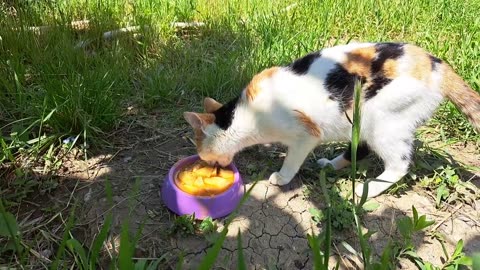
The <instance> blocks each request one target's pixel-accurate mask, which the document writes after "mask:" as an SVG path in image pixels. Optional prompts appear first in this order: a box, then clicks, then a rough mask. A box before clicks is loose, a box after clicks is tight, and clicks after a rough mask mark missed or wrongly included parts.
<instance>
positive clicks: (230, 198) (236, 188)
mask: <svg viewBox="0 0 480 270" xmlns="http://www.w3.org/2000/svg"><path fill="white" fill-rule="evenodd" d="M198 159H199V156H198V155H194V156H189V157H186V158H184V159H181V160H179V161H177V162H176V163H175V164H174V165H173V166H172V168H170V170H169V171H168V175H167V176H166V177H165V181H164V182H163V187H162V191H161V194H162V199H163V202H164V203H165V205H166V206H167V207H168V209H170V210H172V211H173V212H175V213H176V214H178V215H185V214H188V215H191V214H193V213H195V218H196V219H204V218H206V217H211V218H220V217H224V216H226V215H228V214H230V213H231V212H233V210H235V207H237V205H238V203H239V202H240V199H241V198H242V196H243V193H244V187H243V182H242V178H241V176H240V173H239V172H238V170H237V168H236V167H235V165H234V164H233V163H232V164H230V165H229V167H228V168H229V169H230V170H232V171H233V173H234V181H233V185H232V186H230V187H229V188H228V189H227V190H226V191H224V192H222V193H220V194H217V195H215V196H195V195H191V194H189V193H186V192H184V191H183V190H181V189H180V188H178V187H177V185H176V184H175V176H176V174H177V172H178V171H179V170H180V169H181V168H183V167H185V166H187V165H189V164H191V163H193V162H195V161H197V160H198Z"/></svg>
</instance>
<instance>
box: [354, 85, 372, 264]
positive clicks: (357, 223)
mask: <svg viewBox="0 0 480 270" xmlns="http://www.w3.org/2000/svg"><path fill="white" fill-rule="evenodd" d="M361 90H362V85H361V83H360V81H358V80H357V81H355V89H354V110H353V126H352V144H351V153H352V154H351V157H352V171H351V174H352V176H351V177H352V191H353V195H352V212H353V216H354V219H355V226H356V230H357V236H358V238H359V241H360V247H361V249H362V259H363V263H364V267H365V269H369V267H370V263H369V261H370V254H369V253H370V251H369V247H368V243H367V241H366V239H365V236H364V235H363V233H362V228H361V225H360V221H359V216H358V211H357V207H360V208H361V204H360V205H358V206H356V205H355V179H356V177H357V148H358V144H359V143H360V128H361V127H360V119H361V116H360V93H361ZM365 186H366V185H364V187H365ZM364 190H365V188H364ZM367 194H368V193H367ZM367 194H365V193H364V194H362V200H361V203H362V204H363V203H365V201H366V196H367ZM358 209H359V208H358Z"/></svg>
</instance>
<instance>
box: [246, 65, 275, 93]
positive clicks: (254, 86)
mask: <svg viewBox="0 0 480 270" xmlns="http://www.w3.org/2000/svg"><path fill="white" fill-rule="evenodd" d="M277 70H278V67H272V68H269V69H265V70H264V71H262V72H260V73H258V74H257V75H255V76H253V79H252V80H251V81H250V83H249V84H248V85H247V92H246V96H247V100H248V101H253V100H254V99H255V97H256V96H257V95H258V93H260V91H261V89H260V86H259V83H260V82H261V81H263V80H265V79H268V78H270V77H272V76H273V74H275V72H277Z"/></svg>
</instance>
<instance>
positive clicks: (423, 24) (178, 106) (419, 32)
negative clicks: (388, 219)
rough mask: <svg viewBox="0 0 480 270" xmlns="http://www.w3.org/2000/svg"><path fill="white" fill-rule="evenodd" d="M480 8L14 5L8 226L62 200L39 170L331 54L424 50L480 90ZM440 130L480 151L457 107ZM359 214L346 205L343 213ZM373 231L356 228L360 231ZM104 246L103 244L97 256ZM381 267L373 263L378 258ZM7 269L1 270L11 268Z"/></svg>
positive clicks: (447, 181)
mask: <svg viewBox="0 0 480 270" xmlns="http://www.w3.org/2000/svg"><path fill="white" fill-rule="evenodd" d="M479 9H480V2H479V1H476V0H467V1H459V0H446V1H424V0H415V1H400V0H393V1H392V0H390V1H386V0H384V1H362V0H353V1H347V0H341V1H334V0H326V1H314V0H306V1H293V0H276V1H260V0H237V1H226V0H222V1H212V0H177V1H167V0H158V1H153V0H146V1H130V0H108V1H86V0H71V1H67V0H59V1H17V0H13V1H3V2H2V3H0V18H2V20H1V21H0V148H1V150H0V179H2V182H1V183H0V187H1V188H0V195H1V196H2V199H5V201H3V205H5V208H6V209H3V205H2V213H3V220H6V222H8V223H7V224H13V223H12V222H11V219H12V218H11V217H12V214H9V212H8V211H9V210H12V209H13V208H12V207H14V206H18V205H20V204H21V203H22V202H23V201H24V200H25V199H26V198H28V196H29V195H31V194H34V193H37V192H39V191H40V193H48V192H50V191H51V190H53V189H55V188H56V186H57V184H56V180H52V179H50V178H47V179H48V180H47V181H44V180H41V181H37V180H36V179H34V180H32V176H31V173H32V170H33V167H34V166H33V165H32V164H40V167H41V168H42V169H41V170H40V173H41V174H43V175H52V174H54V173H55V170H56V169H58V168H59V165H60V163H61V161H62V158H63V157H65V155H67V153H68V152H69V151H71V150H72V149H73V148H75V147H76V148H79V149H81V150H82V151H83V153H84V154H85V158H86V157H87V156H86V155H87V153H88V151H87V149H97V148H98V147H99V146H101V145H103V144H105V143H108V139H107V136H108V134H109V133H110V132H111V131H112V130H115V128H116V127H118V126H119V125H122V123H123V121H124V119H125V118H126V117H127V116H128V115H130V114H131V113H132V111H135V112H137V113H142V112H150V111H154V110H157V109H160V110H162V111H165V112H168V113H167V114H166V115H165V116H164V117H168V118H169V119H171V122H172V125H182V124H183V122H182V118H181V116H180V115H181V112H182V111H183V110H186V109H188V110H196V109H197V110H200V105H201V102H200V101H201V98H202V97H203V96H207V95H208V96H212V97H214V98H216V99H218V100H221V101H226V100H228V99H229V98H231V97H233V96H234V95H236V94H237V93H238V92H239V91H240V90H241V89H242V87H244V85H245V84H246V83H247V82H248V81H249V79H250V78H251V77H252V75H253V74H255V73H257V72H259V71H260V70H261V69H263V68H265V67H268V66H272V65H282V64H287V63H289V62H291V61H292V60H293V59H295V58H297V57H300V56H302V55H303V54H305V53H308V52H310V51H314V50H318V49H321V48H322V47H326V46H331V45H335V44H343V43H347V42H349V41H351V40H356V41H392V40H393V41H406V42H411V43H414V44H417V45H420V46H422V47H424V48H425V49H427V50H429V51H431V52H432V53H433V54H435V55H436V56H438V57H440V58H442V59H444V60H446V61H447V62H448V63H450V64H451V65H452V66H453V67H454V69H455V70H457V71H458V73H459V74H460V75H461V76H462V77H463V78H464V79H465V80H466V81H467V82H468V83H469V84H470V85H471V86H472V87H473V88H474V89H475V90H477V91H479V90H480V78H479V76H478V74H480V70H479V66H478V64H477V62H478V55H480V34H479V33H480V18H479V17H478V14H477V13H478V12H476V11H477V10H479ZM78 20H89V24H88V27H87V28H85V29H73V28H72V27H69V26H68V25H69V24H70V23H71V22H72V21H78ZM192 21H196V22H203V23H205V25H204V26H200V27H190V28H180V27H175V26H172V23H174V22H192ZM32 26H49V27H51V28H49V29H44V30H41V31H40V33H38V31H34V30H32V29H29V27H32ZM128 26H141V29H140V30H139V31H138V32H137V33H128V34H125V35H121V36H118V37H116V38H113V39H108V40H107V39H104V38H102V34H103V33H105V32H107V31H111V30H116V29H119V28H122V27H128ZM82 42H84V43H82ZM79 44H84V45H85V46H83V47H81V46H80V47H79V46H78V45H79ZM428 128H429V130H430V131H431V130H433V132H432V133H435V134H440V135H439V138H438V139H439V140H442V141H444V142H446V143H451V142H454V141H460V142H471V143H477V145H478V141H480V136H479V135H478V134H476V133H475V132H473V129H472V128H471V126H470V125H469V123H468V122H467V121H466V119H465V118H464V117H463V116H462V115H461V114H460V113H459V112H458V111H457V110H456V109H455V107H454V106H453V105H452V104H450V103H445V104H444V105H442V107H441V108H440V109H439V110H438V112H437V114H436V116H435V118H434V119H433V120H432V121H430V123H429V125H428ZM354 164H355V163H354ZM422 169H424V170H429V171H430V172H431V173H432V174H433V175H434V176H432V177H430V178H428V179H426V180H424V181H423V182H422V183H423V184H424V185H425V187H426V188H427V189H430V190H431V191H432V192H433V193H435V196H436V198H438V199H437V200H438V202H439V203H440V202H450V201H451V200H456V199H455V198H458V197H460V198H461V199H462V200H470V197H468V196H467V195H465V194H467V193H469V194H470V193H471V192H470V191H467V192H465V191H464V189H462V188H464V186H463V185H459V184H458V181H457V180H458V179H457V178H456V175H457V174H456V172H453V173H452V172H451V171H452V168H443V169H442V168H440V169H436V168H433V167H427V168H422ZM453 170H454V169H453ZM34 171H35V172H37V173H38V170H34ZM355 171H356V169H355V168H354V170H353V172H355ZM353 178H355V177H353ZM3 179H5V180H3ZM431 179H434V180H431ZM436 179H440V180H438V181H440V182H436V181H437V180H436ZM467 189H468V187H467ZM462 192H463V193H462ZM469 196H470V195H469ZM476 198H478V197H475V199H476ZM332 203H334V200H332ZM350 205H352V204H348V203H345V202H344V204H343V205H341V207H339V209H341V208H345V207H349V206H350ZM9 207H10V208H9ZM12 211H13V210H12ZM352 211H356V208H355V207H353V208H352ZM354 214H357V213H356V212H355V213H354ZM58 216H60V217H61V215H58ZM355 216H357V215H355ZM327 217H330V218H332V219H333V221H335V220H334V219H335V218H336V216H335V215H333V217H332V216H331V213H327ZM330 218H327V219H328V220H330ZM184 221H185V220H179V221H178V223H177V225H179V226H178V228H180V229H181V230H184V229H185V228H187V231H188V232H190V231H194V230H195V227H193V229H191V230H190V228H189V227H188V220H187V222H184ZM359 221H360V220H358V218H357V220H355V223H356V225H357V228H358V225H359ZM342 222H343V221H340V225H342V226H343V224H342ZM345 222H346V221H345ZM64 223H65V221H64ZM107 223H108V222H107ZM12 226H13V225H12ZM205 226H207V225H205ZM107 227H108V226H107ZM9 228H10V229H11V228H13V227H9ZM105 230H106V229H105ZM68 231H69V230H68V229H65V232H66V233H67V232H68ZM2 232H3V234H2V237H7V233H9V235H10V233H12V236H11V238H9V239H10V240H12V241H13V242H9V243H10V244H11V245H9V246H8V247H9V252H10V251H11V249H13V250H14V251H15V252H17V253H18V254H17V255H16V256H18V258H20V259H21V260H23V258H24V257H25V256H27V255H26V253H24V251H23V248H22V246H21V243H22V242H19V241H17V240H19V237H20V236H19V235H17V234H16V233H14V232H11V231H10V230H9V231H8V232H6V231H2ZM102 232H104V231H102ZM64 236H65V237H70V235H69V234H64ZM65 237H58V238H61V239H57V240H56V241H57V245H56V247H59V246H60V247H62V248H60V249H58V250H59V252H64V251H65V250H62V249H63V248H66V250H67V251H69V252H70V253H68V254H69V255H72V254H77V255H78V257H75V258H76V259H77V260H78V262H80V264H87V265H88V262H87V263H86V261H89V258H90V265H91V263H92V260H93V261H95V260H96V258H95V257H89V256H90V255H88V254H89V253H88V252H86V253H85V256H83V255H82V252H80V251H79V250H80V248H79V247H78V246H79V245H78V244H77V243H76V242H75V241H73V240H72V241H70V242H66V241H67V240H70V238H68V239H66V238H65ZM359 237H361V238H362V237H363V236H361V235H360V234H359ZM62 239H63V240H64V241H63V240H62ZM123 239H126V236H124V238H123ZM312 239H313V238H312ZM99 241H100V240H99ZM124 241H127V239H126V240H124ZM102 242H103V240H102ZM127 242H128V241H127ZM23 243H27V242H23ZM131 244H132V245H133V243H131ZM98 245H99V244H98V243H96V244H94V245H93V246H94V247H93V250H95V249H97V248H98ZM27 246H28V245H27ZM321 246H322V245H318V246H315V247H318V248H320V247H321ZM323 246H324V245H323ZM130 248H131V247H126V249H123V250H122V254H123V253H125V252H126V253H127V254H128V253H129V252H131V250H130ZM364 248H365V249H366V248H367V247H364ZM362 250H363V249H362ZM9 254H10V253H9ZM92 254H93V253H92ZM367 257H368V256H366V254H364V255H363V259H364V260H368V258H367ZM3 258H4V257H2V259H1V260H0V263H5V260H4V259H3ZM92 258H93V259H92ZM130 262H131V260H130V261H129V260H126V261H125V263H126V264H129V263H130ZM239 265H242V264H241V263H239ZM145 266H146V265H145Z"/></svg>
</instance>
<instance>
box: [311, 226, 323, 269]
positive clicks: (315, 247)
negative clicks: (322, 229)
mask: <svg viewBox="0 0 480 270" xmlns="http://www.w3.org/2000/svg"><path fill="white" fill-rule="evenodd" d="M319 238H320V236H315V234H312V235H310V234H307V240H308V243H309V245H310V250H311V251H312V253H313V269H315V270H323V269H325V267H324V265H323V262H322V259H323V256H322V252H321V251H320V239H319Z"/></svg>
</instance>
